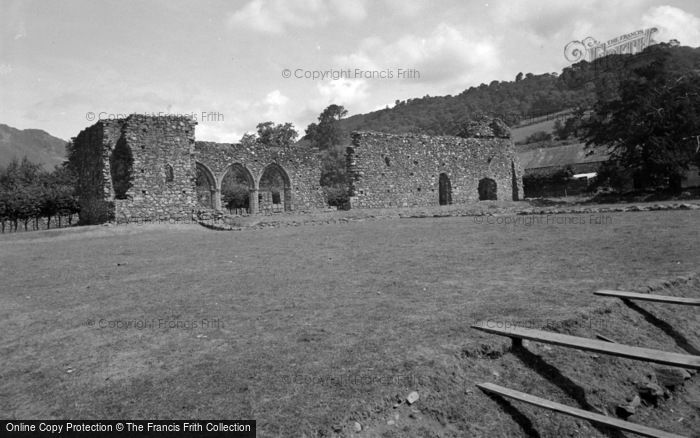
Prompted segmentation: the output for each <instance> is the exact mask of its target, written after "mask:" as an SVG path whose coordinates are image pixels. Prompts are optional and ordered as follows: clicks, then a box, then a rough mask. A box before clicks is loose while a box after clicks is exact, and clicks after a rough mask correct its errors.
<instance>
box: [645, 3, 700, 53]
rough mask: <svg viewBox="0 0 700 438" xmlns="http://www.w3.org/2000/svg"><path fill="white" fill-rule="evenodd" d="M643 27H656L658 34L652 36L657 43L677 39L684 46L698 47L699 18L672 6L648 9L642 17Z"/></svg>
mask: <svg viewBox="0 0 700 438" xmlns="http://www.w3.org/2000/svg"><path fill="white" fill-rule="evenodd" d="M642 22H643V23H644V26H645V27H656V28H658V29H659V33H658V34H655V35H654V39H655V40H656V41H658V42H668V41H669V40H671V39H674V38H675V39H677V40H678V41H680V42H681V44H682V45H684V46H692V47H698V46H700V18H698V17H696V16H695V15H693V14H691V13H688V12H685V11H684V10H682V9H679V8H674V7H673V6H656V7H653V8H650V9H649V10H648V11H647V12H646V13H645V14H644V15H643V16H642Z"/></svg>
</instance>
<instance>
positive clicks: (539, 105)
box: [340, 43, 700, 135]
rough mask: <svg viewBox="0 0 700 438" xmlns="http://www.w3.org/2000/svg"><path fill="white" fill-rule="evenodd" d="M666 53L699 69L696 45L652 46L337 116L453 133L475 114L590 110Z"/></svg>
mask: <svg viewBox="0 0 700 438" xmlns="http://www.w3.org/2000/svg"><path fill="white" fill-rule="evenodd" d="M660 52H668V53H669V54H670V60H669V61H668V63H667V66H668V68H669V69H671V70H674V71H677V72H679V73H683V72H686V71H692V70H700V48H691V47H681V46H677V47H673V46H670V45H669V44H665V43H662V44H657V45H654V46H651V47H649V48H648V49H647V50H645V51H644V52H642V53H639V54H636V55H610V56H606V57H604V58H600V59H597V60H595V61H594V62H592V63H589V62H586V61H581V62H578V63H576V64H574V65H572V66H569V67H566V68H564V69H563V70H562V72H561V73H560V74H557V73H544V74H539V75H535V74H532V73H527V74H522V73H519V74H518V75H517V77H516V78H515V80H513V81H500V82H499V81H492V82H491V83H490V84H488V85H486V84H481V85H479V86H478V87H470V88H469V89H467V90H465V91H463V92H462V93H460V94H458V95H456V96H451V95H447V96H438V97H431V96H425V97H422V98H416V99H408V100H405V101H396V102H395V106H394V107H392V108H387V109H383V110H379V111H374V112H371V113H367V114H358V115H354V116H351V117H348V118H346V119H343V120H341V122H340V123H341V126H342V128H343V129H344V130H345V131H346V132H352V131H355V130H374V131H382V132H391V133H418V134H428V135H455V134H456V133H457V132H458V131H459V127H460V125H461V124H462V123H463V122H464V121H465V120H466V119H469V118H471V117H473V116H475V115H478V114H485V115H490V116H494V117H500V118H501V119H503V120H504V121H505V122H506V123H507V124H508V125H509V126H511V127H512V126H516V125H517V124H518V123H519V122H521V121H522V120H524V119H529V118H532V117H537V116H541V115H543V114H550V113H555V112H557V111H562V110H566V109H570V108H577V107H583V108H590V107H591V106H592V105H593V104H594V103H595V102H596V101H597V100H599V99H605V100H607V99H612V98H614V97H616V93H617V89H618V84H619V81H620V80H621V79H624V78H626V77H628V76H629V73H630V72H631V71H632V70H633V69H634V68H637V67H640V66H642V65H644V64H648V63H651V62H654V60H655V59H657V57H658V56H659V54H660Z"/></svg>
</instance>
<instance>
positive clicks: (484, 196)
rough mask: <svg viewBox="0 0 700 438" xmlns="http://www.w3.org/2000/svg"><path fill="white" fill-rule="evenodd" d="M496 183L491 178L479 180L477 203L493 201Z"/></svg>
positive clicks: (495, 197) (495, 196)
mask: <svg viewBox="0 0 700 438" xmlns="http://www.w3.org/2000/svg"><path fill="white" fill-rule="evenodd" d="M496 189H497V186H496V181H494V180H492V179H491V178H482V179H481V180H479V201H495V200H496V199H497V198H498V196H497V194H496V193H497V190H496Z"/></svg>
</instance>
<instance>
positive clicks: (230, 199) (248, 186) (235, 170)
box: [221, 163, 258, 213]
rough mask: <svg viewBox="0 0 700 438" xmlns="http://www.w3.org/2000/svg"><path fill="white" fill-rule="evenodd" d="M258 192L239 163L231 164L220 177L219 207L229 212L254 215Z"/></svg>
mask: <svg viewBox="0 0 700 438" xmlns="http://www.w3.org/2000/svg"><path fill="white" fill-rule="evenodd" d="M257 200H258V191H257V188H256V187H255V179H254V178H253V175H252V174H251V173H250V171H249V170H248V169H247V168H246V167H245V166H244V165H242V164H240V163H234V164H231V165H230V166H228V167H227V168H226V170H225V171H224V174H223V176H222V177H221V206H222V207H223V208H226V209H228V210H229V213H231V212H236V213H238V212H240V211H244V212H247V213H256V212H257V210H258V208H257V206H258V203H257Z"/></svg>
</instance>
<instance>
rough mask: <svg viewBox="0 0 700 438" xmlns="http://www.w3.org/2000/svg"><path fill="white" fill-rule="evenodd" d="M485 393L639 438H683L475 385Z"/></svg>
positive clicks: (498, 389)
mask: <svg viewBox="0 0 700 438" xmlns="http://www.w3.org/2000/svg"><path fill="white" fill-rule="evenodd" d="M476 386H477V387H479V388H480V389H482V390H483V391H486V392H491V393H494V394H498V395H502V396H504V397H508V398H512V399H514V400H518V401H521V402H525V403H529V404H531V405H535V406H539V407H541V408H545V409H549V410H552V411H555V412H560V413H562V414H566V415H570V416H572V417H576V418H582V419H584V420H588V421H591V422H594V423H598V424H603V425H605V426H610V427H614V428H616V429H620V430H624V431H626V432H632V433H636V434H638V435H641V436H648V437H655V438H683V437H682V435H676V434H674V433H669V432H664V431H663V430H658V429H652V428H651V427H647V426H642V425H641V424H636V423H630V422H629V421H623V420H619V419H617V418H612V417H606V416H605V415H600V414H596V413H594V412H589V411H584V410H583V409H578V408H573V407H571V406H567V405H563V404H561V403H557V402H553V401H550V400H546V399H544V398H540V397H535V396H534V395H530V394H526V393H524V392H520V391H515V390H513V389H509V388H504V387H503V386H498V385H494V384H493V383H479V384H477V385H476Z"/></svg>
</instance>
